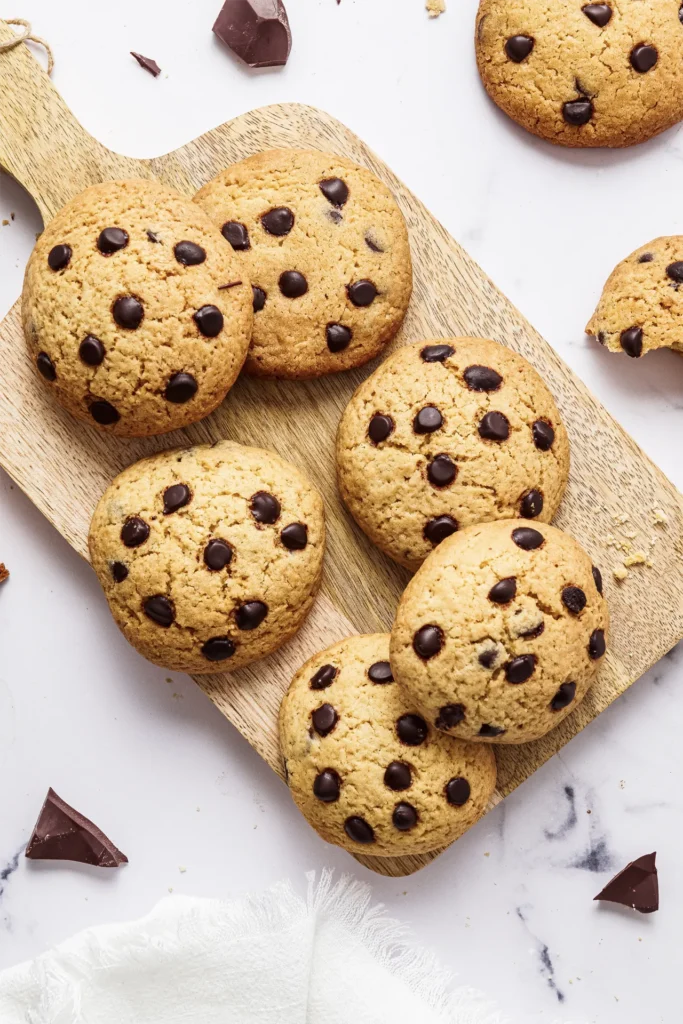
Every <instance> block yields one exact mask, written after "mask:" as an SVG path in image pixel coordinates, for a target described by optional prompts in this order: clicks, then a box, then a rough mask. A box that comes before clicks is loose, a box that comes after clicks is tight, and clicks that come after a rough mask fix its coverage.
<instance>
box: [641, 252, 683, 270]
mask: <svg viewBox="0 0 683 1024" xmlns="http://www.w3.org/2000/svg"><path fill="white" fill-rule="evenodd" d="M653 259H654V256H653V255H652V253H651V252H644V253H643V255H642V256H639V257H638V262H639V263H652V261H653ZM681 267H682V268H683V264H681Z"/></svg>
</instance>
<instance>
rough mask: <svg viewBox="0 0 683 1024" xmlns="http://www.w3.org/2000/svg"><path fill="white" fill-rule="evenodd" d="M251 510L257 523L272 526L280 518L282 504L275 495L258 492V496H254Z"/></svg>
mask: <svg viewBox="0 0 683 1024" xmlns="http://www.w3.org/2000/svg"><path fill="white" fill-rule="evenodd" d="M249 509H250V511H251V514H252V516H253V517H254V519H255V520H256V522H257V523H264V524H267V525H271V524H272V523H276V522H277V521H278V519H279V518H280V502H279V501H278V500H277V498H276V497H275V495H274V494H269V493H268V492H267V491H257V492H256V494H252V496H251V499H250V501H249Z"/></svg>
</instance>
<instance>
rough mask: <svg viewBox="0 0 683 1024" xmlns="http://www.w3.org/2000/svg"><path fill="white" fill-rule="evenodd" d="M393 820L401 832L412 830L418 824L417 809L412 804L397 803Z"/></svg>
mask: <svg viewBox="0 0 683 1024" xmlns="http://www.w3.org/2000/svg"><path fill="white" fill-rule="evenodd" d="M391 820H392V821H393V823H394V828H397V829H398V830H399V832H410V830H411V828H415V826H416V825H417V811H416V810H415V808H414V807H413V805H412V804H406V803H400V804H396V806H395V807H394V813H393V814H392V816H391Z"/></svg>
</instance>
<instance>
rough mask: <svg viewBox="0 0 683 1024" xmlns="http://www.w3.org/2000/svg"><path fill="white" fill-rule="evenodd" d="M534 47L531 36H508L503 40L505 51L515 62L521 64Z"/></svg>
mask: <svg viewBox="0 0 683 1024" xmlns="http://www.w3.org/2000/svg"><path fill="white" fill-rule="evenodd" d="M533 48H534V40H533V39H532V37H531V36H510V38H509V39H507V40H506V41H505V52H506V53H507V55H508V57H509V58H510V60H511V61H514V63H515V64H521V63H522V61H523V60H525V59H526V58H527V57H528V56H529V54H530V53H531V51H532V50H533Z"/></svg>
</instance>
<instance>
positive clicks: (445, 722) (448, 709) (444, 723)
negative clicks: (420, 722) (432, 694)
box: [434, 704, 465, 732]
mask: <svg viewBox="0 0 683 1024" xmlns="http://www.w3.org/2000/svg"><path fill="white" fill-rule="evenodd" d="M464 718H465V705H464V704H444V706H443V707H442V708H439V714H438V715H437V716H436V722H435V723H434V724H435V725H436V727H437V729H441V730H443V731H444V732H448V730H449V729H454V728H455V727H456V725H460V723H461V722H462V721H463V719H464Z"/></svg>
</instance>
